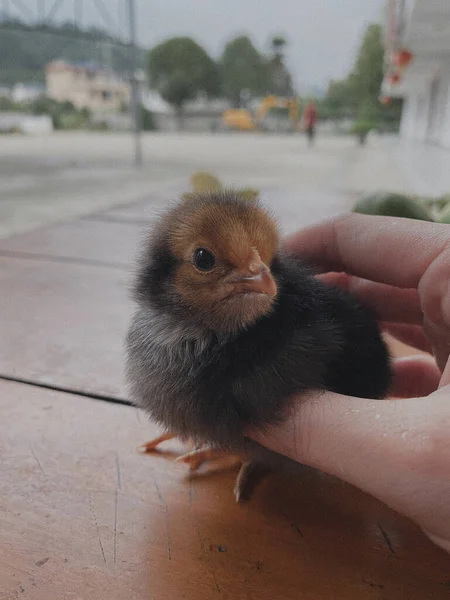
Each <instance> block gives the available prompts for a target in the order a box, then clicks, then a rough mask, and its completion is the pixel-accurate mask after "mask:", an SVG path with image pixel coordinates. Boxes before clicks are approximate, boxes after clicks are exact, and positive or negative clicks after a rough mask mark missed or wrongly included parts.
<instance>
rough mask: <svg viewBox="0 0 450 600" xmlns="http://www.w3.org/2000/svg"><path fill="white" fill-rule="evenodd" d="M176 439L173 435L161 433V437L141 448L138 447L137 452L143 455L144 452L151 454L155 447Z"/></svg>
mask: <svg viewBox="0 0 450 600" xmlns="http://www.w3.org/2000/svg"><path fill="white" fill-rule="evenodd" d="M174 437H176V436H175V435H174V434H173V433H163V434H162V435H160V436H159V437H157V438H155V439H153V440H150V442H147V443H146V444H142V445H141V446H139V447H138V450H139V452H142V453H143V454H145V453H146V452H152V451H153V450H155V449H156V447H157V446H159V444H162V443H163V442H166V441H167V440H173V438H174Z"/></svg>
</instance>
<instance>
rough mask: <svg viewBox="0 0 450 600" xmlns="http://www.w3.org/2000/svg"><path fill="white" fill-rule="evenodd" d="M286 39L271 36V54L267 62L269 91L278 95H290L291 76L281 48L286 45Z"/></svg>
mask: <svg viewBox="0 0 450 600" xmlns="http://www.w3.org/2000/svg"><path fill="white" fill-rule="evenodd" d="M286 44H287V42H286V39H285V38H284V37H283V36H281V35H276V36H274V37H273V38H272V53H273V54H272V56H271V58H270V59H269V61H268V63H267V70H268V74H269V79H270V92H271V93H272V94H277V95H279V96H291V95H292V94H293V89H292V77H291V75H290V73H289V71H288V70H287V68H286V65H285V64H284V54H283V49H284V48H285V47H286Z"/></svg>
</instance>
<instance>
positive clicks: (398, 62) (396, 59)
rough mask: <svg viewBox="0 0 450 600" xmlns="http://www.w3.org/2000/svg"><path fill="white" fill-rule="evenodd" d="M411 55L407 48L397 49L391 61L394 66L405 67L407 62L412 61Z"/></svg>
mask: <svg viewBox="0 0 450 600" xmlns="http://www.w3.org/2000/svg"><path fill="white" fill-rule="evenodd" d="M412 59H413V55H412V54H411V52H409V50H398V52H395V53H394V56H393V61H392V62H393V63H394V65H395V66H396V67H401V68H404V67H407V66H408V65H409V63H410V62H411V61H412Z"/></svg>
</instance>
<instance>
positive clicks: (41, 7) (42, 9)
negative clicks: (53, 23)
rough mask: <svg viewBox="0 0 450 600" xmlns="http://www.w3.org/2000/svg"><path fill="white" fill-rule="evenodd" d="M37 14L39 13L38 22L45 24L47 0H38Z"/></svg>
mask: <svg viewBox="0 0 450 600" xmlns="http://www.w3.org/2000/svg"><path fill="white" fill-rule="evenodd" d="M37 13H38V22H39V23H45V0H38V2H37Z"/></svg>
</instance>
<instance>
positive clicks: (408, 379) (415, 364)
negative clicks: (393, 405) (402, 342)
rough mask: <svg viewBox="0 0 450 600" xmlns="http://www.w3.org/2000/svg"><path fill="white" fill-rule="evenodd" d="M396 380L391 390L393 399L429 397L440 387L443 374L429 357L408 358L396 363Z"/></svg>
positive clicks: (390, 394) (400, 359)
mask: <svg viewBox="0 0 450 600" xmlns="http://www.w3.org/2000/svg"><path fill="white" fill-rule="evenodd" d="M393 367H394V380H393V382H392V385H391V388H390V390H389V396H390V397H391V398H417V397H418V396H428V395H429V394H431V393H432V392H435V391H436V390H437V389H438V387H439V381H440V379H441V376H442V374H441V372H440V370H439V369H438V367H437V366H436V363H435V362H434V360H433V359H432V358H431V357H428V356H408V357H405V358H398V359H397V360H395V361H394V365H393Z"/></svg>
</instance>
